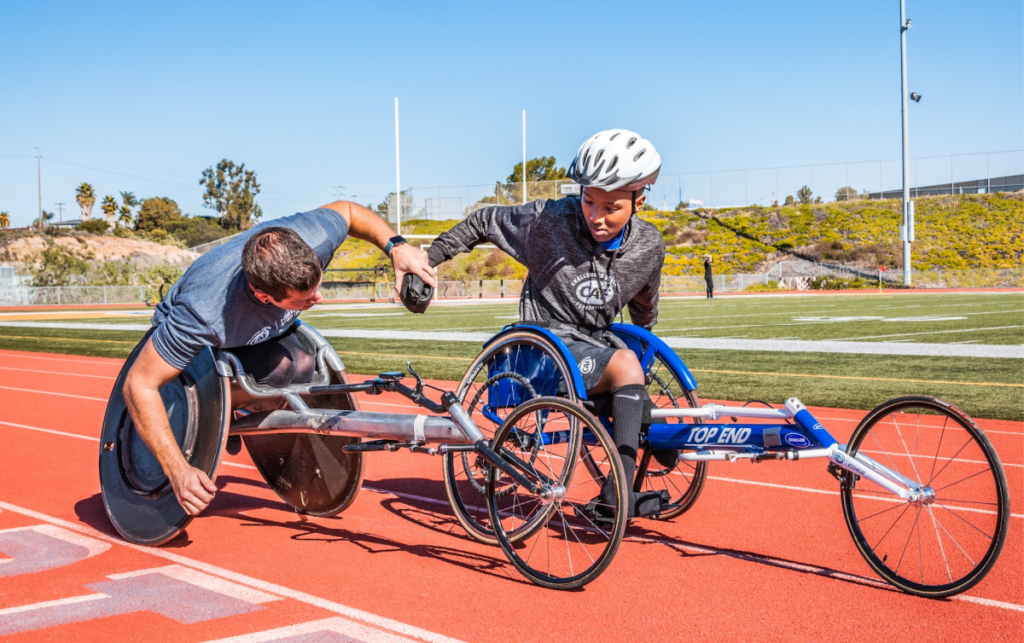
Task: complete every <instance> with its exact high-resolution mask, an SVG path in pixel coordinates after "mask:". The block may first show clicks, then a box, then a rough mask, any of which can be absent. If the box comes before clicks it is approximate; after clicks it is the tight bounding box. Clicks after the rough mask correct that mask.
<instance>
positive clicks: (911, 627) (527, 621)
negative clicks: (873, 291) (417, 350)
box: [0, 350, 1024, 643]
mask: <svg viewBox="0 0 1024 643" xmlns="http://www.w3.org/2000/svg"><path fill="white" fill-rule="evenodd" d="M0 363H2V364H3V366H4V368H3V369H0V436H2V438H3V445H4V448H3V449H0V640H12V641H21V640H25V641H67V640H74V641H94V640H95V641H101V640H102V641H107V640H110V639H112V638H118V639H129V640H152V641H163V640H167V641H210V640H222V639H228V640H238V641H242V640H245V641H290V642H294V641H302V642H306V641H365V642H367V643H370V642H375V641H400V640H415V641H446V640H451V639H455V640H461V641H474V642H475V641H481V642H483V641H488V642H490V641H545V642H552V641H575V640H593V641H597V640H600V641H619V640H679V639H683V638H686V639H693V640H710V639H714V640H786V641H793V640H806V641H817V640H855V639H856V640H878V641H896V640H911V639H924V640H928V641H947V640H948V641H954V640H955V641H964V640H977V641H997V640H998V641H1020V640H1022V638H1024V425H1022V424H1021V423H1020V422H1011V421H997V420H982V421H980V424H981V425H982V427H983V428H984V429H985V430H986V432H987V433H988V435H989V437H990V438H991V440H992V442H993V444H994V445H995V447H996V449H997V451H998V452H999V455H1000V457H1001V458H1002V461H1003V463H1004V466H1005V469H1006V474H1007V478H1008V481H1009V488H1010V496H1011V499H1012V503H1013V506H1012V511H1013V516H1012V518H1011V520H1010V530H1009V536H1008V538H1007V542H1006V546H1005V548H1004V549H1003V552H1002V556H1001V557H1000V559H999V561H998V563H997V564H996V566H995V567H994V568H993V570H992V571H991V573H990V574H989V575H988V577H987V578H986V579H985V580H983V581H982V582H981V583H980V584H979V585H977V586H976V587H974V588H973V589H971V590H969V591H968V592H967V593H966V594H965V595H961V596H960V597H957V598H955V599H949V600H926V599H921V598H916V597H913V596H910V595H907V594H903V593H901V592H899V591H896V590H894V589H892V588H890V587H889V586H887V585H885V584H884V583H882V582H881V581H880V580H879V579H878V578H877V577H876V576H875V575H874V573H873V572H872V571H871V570H870V568H869V567H868V566H867V564H866V563H865V562H864V560H863V559H862V558H861V556H860V555H859V554H858V553H857V550H856V549H855V547H854V545H853V543H852V541H851V539H850V536H849V533H848V532H847V529H846V526H845V524H844V521H843V515H842V510H841V507H840V500H839V495H838V485H837V483H836V482H835V481H834V480H833V479H832V478H831V477H830V476H829V475H828V474H827V473H826V472H825V465H824V463H823V461H822V460H814V461H807V462H791V463H763V464H758V465H752V464H749V463H736V464H729V463H712V464H711V467H710V470H709V479H708V482H707V485H706V487H705V490H704V493H703V495H702V497H701V498H700V500H699V501H698V502H697V503H696V505H695V506H694V508H693V509H691V510H690V511H689V512H688V513H686V514H683V515H682V516H680V517H679V518H676V519H675V520H673V521H670V522H655V521H649V520H639V521H635V522H634V523H632V524H631V525H630V527H629V528H628V530H627V534H626V536H627V537H626V540H625V542H624V543H623V545H622V547H621V549H620V550H619V552H618V555H617V556H616V558H615V560H614V561H613V563H612V564H611V566H610V567H609V568H608V570H607V571H606V572H605V573H604V575H602V576H601V577H600V578H599V579H598V580H596V581H595V582H593V583H592V584H590V585H588V586H587V587H585V588H583V589H582V590H580V591H576V592H556V591H551V590H546V589H542V588H540V587H537V586H534V585H532V584H530V583H528V582H526V581H525V580H523V579H522V578H521V577H520V576H519V575H518V574H517V573H516V572H515V570H514V569H513V568H512V566H511V565H510V564H509V563H508V562H507V561H506V560H505V558H504V556H503V555H502V554H501V552H500V550H499V549H497V548H490V547H486V546H483V545H479V544H477V543H475V542H474V541H471V540H469V539H468V538H467V537H466V536H465V535H464V534H463V533H462V532H461V530H460V528H459V526H458V523H457V522H456V521H455V519H454V518H453V517H452V514H451V510H450V509H449V507H448V503H447V501H446V500H445V494H444V490H443V483H442V478H441V470H440V460H439V459H437V458H431V457H428V456H423V455H413V454H408V453H395V454H387V453H383V454H371V455H369V456H368V457H369V465H368V468H367V475H366V480H365V483H364V486H363V490H362V492H361V493H360V495H359V497H358V498H357V499H356V501H355V503H354V504H353V505H352V506H351V507H350V508H349V509H347V510H346V511H345V512H344V513H342V514H341V515H339V516H336V517H334V518H323V519H321V518H309V517H304V516H301V515H299V514H296V513H295V512H294V511H292V510H291V509H290V508H289V507H287V506H286V505H284V504H283V503H282V502H281V501H280V500H279V499H278V498H277V497H276V496H275V494H274V493H273V492H272V491H271V490H270V489H269V488H268V487H267V485H266V484H265V483H264V482H263V481H262V480H261V478H260V477H259V475H258V474H257V472H256V471H255V470H254V469H253V467H252V464H251V461H250V460H249V459H248V457H247V455H246V453H245V451H244V450H243V451H242V453H241V454H239V455H238V456H227V457H226V460H225V462H224V464H223V465H222V466H221V468H220V471H219V475H218V478H217V486H218V487H219V492H218V494H217V496H216V498H215V499H214V501H213V503H212V505H211V506H210V508H209V509H208V510H207V511H206V512H205V513H204V514H203V515H202V516H201V517H199V518H198V519H196V520H195V521H193V522H192V523H191V525H190V526H189V527H188V530H187V531H186V532H185V533H183V534H182V535H181V536H179V537H178V538H176V539H174V540H173V541H171V542H170V543H168V544H166V545H165V546H163V547H160V548H156V549H146V548H141V547H136V546H132V545H129V544H127V543H125V542H124V541H123V540H121V539H120V538H118V537H117V535H116V533H115V532H114V531H113V528H112V527H111V525H110V523H109V521H108V520H107V517H106V514H105V512H104V509H103V504H102V501H101V499H100V489H99V482H98V476H97V453H98V448H99V447H98V442H97V439H98V435H99V431H100V424H101V421H102V417H103V411H104V408H105V405H106V400H107V397H108V395H109V393H110V389H111V386H112V385H113V382H114V378H115V376H116V375H117V372H118V369H119V368H120V366H121V363H122V362H121V360H117V359H106V358H99V357H74V356H68V355H53V354H40V353H27V352H18V351H11V350H4V351H0ZM442 384H443V383H442ZM447 385H448V386H451V384H450V383H448V384H447ZM362 401H363V404H364V408H365V409H366V410H372V411H393V412H408V411H410V410H411V408H410V405H409V403H408V402H406V401H405V400H403V399H401V398H398V397H396V396H388V395H385V396H381V397H377V398H367V397H364V398H362ZM878 401H879V402H881V401H883V400H881V399H880V400H878ZM813 412H814V413H815V415H816V416H817V417H818V418H819V419H820V420H822V421H823V423H824V424H825V425H826V426H827V427H828V428H829V430H830V431H831V432H832V433H833V434H834V435H835V436H836V437H837V438H838V439H839V440H840V441H846V439H847V438H848V437H849V435H850V432H852V430H853V428H854V427H855V426H856V423H857V421H858V420H859V419H860V418H861V417H862V416H863V415H864V412H863V411H849V410H836V409H826V408H817V409H813Z"/></svg>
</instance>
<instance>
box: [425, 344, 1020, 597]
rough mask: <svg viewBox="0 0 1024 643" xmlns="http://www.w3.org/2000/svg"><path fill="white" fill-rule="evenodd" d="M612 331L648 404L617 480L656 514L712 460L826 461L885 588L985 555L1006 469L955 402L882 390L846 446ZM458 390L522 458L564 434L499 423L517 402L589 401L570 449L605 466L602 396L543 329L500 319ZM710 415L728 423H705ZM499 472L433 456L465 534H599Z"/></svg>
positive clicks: (667, 352) (968, 581)
mask: <svg viewBox="0 0 1024 643" xmlns="http://www.w3.org/2000/svg"><path fill="white" fill-rule="evenodd" d="M610 333H611V334H612V335H613V337H614V339H612V341H613V342H615V343H616V344H618V345H619V346H620V348H621V347H625V348H628V349H630V350H632V351H633V352H634V353H635V354H636V356H637V357H638V359H639V360H640V364H641V365H642V367H643V369H644V373H645V374H646V383H647V390H648V393H649V395H650V397H651V400H652V402H653V403H654V406H655V407H656V408H654V409H652V410H651V411H650V415H651V418H650V420H651V422H650V423H649V424H646V425H645V426H644V428H643V429H642V431H641V436H640V446H641V450H640V455H639V461H638V466H637V473H636V478H635V480H633V481H626V484H630V482H631V483H632V486H633V490H634V491H638V492H639V491H659V492H664V493H663V494H662V496H663V497H665V495H667V496H668V498H669V500H668V502H667V503H665V504H663V505H662V511H661V513H660V514H658V515H656V516H654V517H655V518H660V519H662V520H665V519H669V518H673V517H676V516H679V515H680V514H682V513H683V512H685V511H686V510H687V509H688V508H690V507H691V506H692V505H693V503H694V502H695V501H696V500H697V498H698V497H699V496H700V493H701V490H702V489H703V486H704V482H705V479H706V476H707V463H708V462H709V461H730V462H736V461H737V460H747V461H750V462H762V461H765V460H775V461H784V460H798V459H809V458H827V459H828V462H829V463H828V472H829V473H830V474H831V475H832V476H833V477H834V478H836V480H838V481H839V485H840V490H839V491H840V494H839V495H840V498H841V502H842V507H843V514H844V516H845V518H846V523H847V527H848V529H849V531H850V535H851V536H852V537H853V540H854V543H855V545H856V547H857V549H858V550H859V551H860V553H861V554H862V555H863V557H864V559H865V560H866V561H867V563H868V564H869V565H870V566H871V567H872V569H874V570H875V572H877V573H878V574H879V575H880V576H881V577H882V578H884V579H885V580H886V581H888V582H889V583H891V584H892V585H894V586H896V587H898V588H899V589H901V590H903V591H905V592H908V593H911V594H915V595H918V596H924V597H930V598H940V597H944V596H951V595H953V594H958V593H960V592H963V591H965V590H967V589H969V588H970V587H972V586H974V585H975V584H977V583H978V582H979V581H980V580H981V579H982V578H984V576H985V575H986V574H987V573H988V571H989V570H990V569H991V568H992V566H993V565H994V564H995V561H996V559H997V558H998V556H999V553H1000V552H1001V550H1002V547H1003V544H1004V542H1005V540H1006V534H1007V530H1008V528H1009V518H1010V501H1009V491H1008V488H1007V482H1006V476H1005V473H1004V471H1003V468H1002V465H1001V464H1000V462H999V457H998V455H997V454H996V451H995V449H994V448H993V447H992V444H991V443H990V442H989V440H988V438H987V437H986V436H985V434H984V433H983V432H982V430H981V429H980V428H979V427H978V425H977V424H976V423H975V422H974V421H973V420H972V419H971V418H970V417H969V416H967V415H966V414H965V413H964V412H963V411H961V410H960V409H958V408H956V407H955V406H952V405H950V404H947V403H946V402H943V401H941V400H937V399H935V398H931V397H926V396H907V397H901V398H896V399H893V400H889V401H888V402H885V403H883V404H882V405H880V406H878V407H877V408H875V409H874V410H873V411H871V412H870V413H868V415H867V416H866V417H865V418H864V419H863V420H862V421H861V423H860V424H859V425H858V426H857V428H856V429H855V430H854V432H853V434H852V436H851V437H850V441H849V443H848V444H839V442H838V440H836V439H835V438H833V437H832V435H831V434H830V433H829V432H828V431H827V430H826V429H825V427H824V426H823V425H822V424H821V423H820V422H819V421H818V420H817V419H815V418H814V416H813V415H811V413H810V412H809V411H808V410H807V409H806V408H805V407H804V406H803V404H801V403H800V401H799V400H798V399H796V398H789V399H788V400H787V401H786V403H785V406H784V408H780V409H776V408H772V407H770V406H769V405H767V404H764V405H762V406H750V405H748V406H743V407H727V406H721V405H716V404H708V405H705V406H703V407H702V406H699V403H698V399H697V395H696V388H697V383H696V381H695V380H694V378H693V376H692V375H691V374H690V372H689V370H688V369H687V368H686V365H685V364H684V363H683V362H682V360H680V359H679V357H678V356H677V355H676V354H675V353H674V352H673V351H672V350H671V348H669V347H668V346H667V345H666V344H665V343H664V342H662V341H661V340H659V339H658V338H657V337H656V336H654V335H653V334H652V333H651V332H649V331H647V330H645V329H643V328H640V327H637V326H632V325H628V324H615V325H613V326H612V327H611V329H610ZM456 395H457V397H458V399H459V400H460V402H461V403H462V405H463V407H464V408H465V409H466V410H467V411H468V412H469V413H470V414H471V416H472V417H473V418H474V420H475V421H476V423H477V425H478V426H479V427H480V429H481V430H482V431H483V432H484V434H485V435H487V436H490V435H493V434H494V433H495V432H497V431H498V430H499V428H500V429H501V433H502V438H503V445H504V447H503V448H514V449H515V450H516V452H517V453H518V454H519V457H520V458H521V459H523V460H524V461H526V462H527V463H531V464H532V463H534V462H535V461H538V460H541V459H543V458H549V457H551V453H553V451H552V450H551V445H558V444H560V443H563V442H565V441H567V440H568V439H569V436H568V434H565V435H563V432H561V431H552V430H548V429H547V428H546V427H548V426H550V425H548V424H546V423H545V422H544V421H543V418H542V417H537V418H532V419H531V418H529V417H528V416H523V417H522V420H531V421H528V422H522V421H520V419H519V418H518V417H517V418H514V419H513V421H510V416H512V415H513V413H514V411H515V409H516V408H517V407H519V406H520V405H521V404H522V403H523V402H526V401H529V400H530V399H533V398H548V399H550V398H552V397H556V398H557V397H562V398H568V399H570V400H572V401H576V402H580V403H583V404H584V405H585V406H589V407H590V408H591V411H592V412H593V413H594V415H596V416H597V418H598V419H599V420H600V424H601V425H603V428H604V431H603V433H604V435H600V436H598V435H595V434H594V433H593V432H590V431H584V433H583V435H582V437H581V439H580V440H579V442H578V449H579V458H578V461H579V462H580V463H581V464H583V465H584V470H585V471H586V472H587V473H589V475H590V476H591V477H592V480H591V481H590V485H591V487H592V488H597V487H599V486H600V485H601V484H602V483H603V481H604V480H605V476H606V475H608V473H607V472H608V471H610V467H609V466H607V463H608V461H609V460H610V458H609V455H608V448H607V445H608V443H609V439H608V434H610V433H611V419H610V418H609V417H608V414H607V413H606V412H605V409H604V408H603V407H604V405H603V404H602V400H601V399H588V398H587V394H586V391H585V387H584V385H583V380H582V377H581V375H580V373H579V371H578V369H577V366H576V362H575V360H574V359H573V358H572V355H571V354H570V353H569V350H568V349H567V348H566V346H565V344H564V343H563V342H562V341H561V340H560V339H559V338H558V337H557V336H555V334H554V333H552V332H551V331H550V330H548V329H546V328H541V327H538V326H530V325H513V326H509V327H506V328H505V329H504V330H503V331H502V332H500V333H498V334H497V335H495V336H494V337H493V338H491V339H490V340H489V341H488V342H487V343H486V344H485V346H484V349H483V352H481V353H480V355H479V356H478V357H477V358H476V359H475V360H474V361H473V362H472V364H471V365H470V367H469V369H468V370H467V372H466V374H465V376H464V377H463V379H462V382H461V383H460V384H459V388H458V390H457V392H456ZM607 406H610V405H607ZM540 413H541V414H543V411H540ZM722 417H729V418H731V419H732V423H728V424H726V423H717V422H715V421H716V420H719V418H722ZM740 418H751V419H756V420H759V421H760V423H759V422H749V421H739V420H740ZM595 426H596V425H595ZM598 431H600V429H598ZM574 449H575V447H574ZM538 464H539V462H538ZM505 478H506V476H504V475H503V474H502V472H501V471H498V470H496V469H495V467H493V466H492V465H491V464H489V463H488V462H487V461H486V460H485V459H483V458H481V457H480V456H479V455H478V454H474V453H472V452H461V453H456V452H451V453H446V454H444V480H445V488H446V491H447V494H448V498H449V500H450V502H451V505H452V508H453V510H454V512H455V515H456V517H457V518H458V520H459V522H460V523H461V524H462V526H463V527H464V528H465V529H466V531H467V532H468V533H469V534H470V535H471V536H472V537H473V538H475V539H476V540H478V541H481V542H485V543H492V544H499V545H501V546H502V548H503V549H505V551H506V552H512V553H511V554H510V559H511V560H512V562H513V564H515V565H516V566H517V567H520V568H522V567H524V566H527V567H528V566H529V564H530V561H531V557H535V556H542V554H535V552H537V551H541V552H544V551H549V549H550V547H549V546H547V545H546V543H545V541H546V539H548V538H551V537H552V535H553V534H555V532H554V531H552V530H556V531H557V529H558V527H559V524H561V522H564V523H566V524H569V522H570V521H575V522H576V523H580V524H587V525H588V527H587V528H586V529H581V530H579V532H578V533H581V534H591V535H592V536H593V537H594V538H600V537H601V535H602V534H603V533H604V532H603V526H602V524H601V521H600V520H599V516H598V515H597V514H596V513H593V512H592V511H591V507H589V506H583V505H580V504H579V503H577V504H573V505H572V506H571V508H567V505H565V504H564V503H563V505H559V509H558V511H559V512H561V514H560V515H561V518H560V519H553V516H552V514H551V510H550V508H549V507H548V506H547V505H545V504H544V501H543V498H539V497H537V496H536V495H533V496H531V495H530V494H528V493H522V492H521V491H520V489H519V488H518V485H517V484H516V483H515V481H514V480H508V479H505ZM868 483H871V484H868ZM489 493H490V494H493V496H492V498H494V499H492V501H491V506H490V511H488V503H487V502H486V499H487V497H488V494H489ZM499 499H500V500H499ZM595 500H596V499H595ZM492 520H494V521H500V524H498V523H497V522H492ZM560 520H561V522H560ZM495 525H497V526H498V528H497V529H495V528H494V526H495ZM574 537H575V536H574ZM513 545H514V546H513Z"/></svg>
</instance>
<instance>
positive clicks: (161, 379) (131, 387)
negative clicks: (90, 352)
mask: <svg viewBox="0 0 1024 643" xmlns="http://www.w3.org/2000/svg"><path fill="white" fill-rule="evenodd" d="M179 373H181V370H180V369H177V368H175V367H173V366H171V365H170V364H168V363H167V362H166V361H165V360H164V358H162V357H160V354H159V353H158V352H157V351H156V349H155V348H153V339H152V337H151V338H150V339H148V340H147V341H146V345H145V346H144V347H143V348H142V352H141V353H140V354H139V357H138V358H137V359H136V360H135V363H134V364H133V365H132V368H131V370H130V371H128V377H127V378H126V379H125V383H124V399H125V402H126V403H127V404H128V411H129V413H131V415H132V420H133V421H134V422H135V429H136V430H137V431H138V432H139V436H140V437H141V438H142V441H143V442H145V443H146V446H147V447H149V450H150V451H151V452H152V453H153V455H154V456H156V459H157V461H158V462H159V463H160V467H161V468H162V469H163V470H164V474H165V475H166V476H167V479H168V480H169V481H170V483H171V488H172V489H174V495H175V496H176V497H177V498H178V503H179V504H181V506H182V508H184V509H185V512H186V513H187V514H188V515H190V516H195V515H198V514H199V512H201V511H202V510H203V509H206V507H207V505H209V504H210V501H211V500H213V496H214V494H215V493H216V492H217V487H216V485H214V484H213V481H212V480H210V477H209V476H207V475H206V472H205V471H202V470H201V469H196V468H195V467H193V466H192V465H190V464H189V463H188V462H187V461H186V460H185V456H184V455H182V453H181V447H179V446H178V443H177V442H176V441H175V439H174V434H173V433H172V432H171V424H170V421H169V420H168V419H167V409H165V408H164V402H163V400H162V399H161V398H160V387H161V386H163V385H164V384H166V383H168V382H170V381H171V380H173V379H174V378H175V377H177V376H178V374H179Z"/></svg>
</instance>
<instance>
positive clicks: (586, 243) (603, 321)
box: [428, 197, 665, 337]
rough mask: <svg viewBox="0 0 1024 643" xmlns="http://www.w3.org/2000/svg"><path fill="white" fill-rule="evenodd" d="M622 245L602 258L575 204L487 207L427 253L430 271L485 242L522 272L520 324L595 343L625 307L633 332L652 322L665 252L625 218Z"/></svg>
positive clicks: (646, 227) (651, 233)
mask: <svg viewBox="0 0 1024 643" xmlns="http://www.w3.org/2000/svg"><path fill="white" fill-rule="evenodd" d="M624 230H625V232H624V237H623V240H622V245H620V246H619V248H618V249H617V250H605V249H604V248H603V247H601V244H599V243H598V242H597V241H594V238H593V237H592V236H591V234H590V230H589V229H588V228H587V225H586V221H585V220H584V218H583V208H582V206H581V205H580V198H579V197H567V198H564V199H559V200H558V201H554V200H547V201H534V202H532V203H526V204H523V205H516V206H494V207H489V208H483V209H482V210H477V211H476V212H474V213H472V214H470V215H469V216H468V217H466V219H465V220H464V221H462V222H461V223H459V224H458V225H456V226H455V227H453V228H452V229H451V230H449V231H447V232H445V233H444V234H442V235H440V236H439V237H438V238H437V239H436V240H435V241H434V242H433V245H431V246H430V249H429V250H428V255H429V257H430V265H431V266H436V265H438V264H440V263H442V262H444V261H447V260H449V259H451V258H452V257H454V256H455V255H457V254H459V253H462V252H469V251H470V250H472V249H473V247H474V246H476V245H477V244H479V243H482V242H484V241H489V242H491V243H493V244H494V245H496V246H498V247H499V248H501V249H502V250H504V251H505V252H506V253H508V254H509V255H511V256H512V258H513V259H515V260H516V261H518V262H519V263H521V264H523V265H524V266H526V267H527V269H528V270H529V274H528V275H527V277H526V281H525V282H524V283H523V290H522V293H521V295H520V300H519V316H520V319H522V321H524V322H534V323H536V322H539V323H541V324H544V325H547V326H550V327H551V329H552V330H553V331H554V332H555V333H556V334H558V335H559V336H562V337H572V336H573V335H578V333H573V332H572V331H573V330H577V331H582V332H583V333H585V334H587V335H594V334H596V333H600V331H603V330H605V329H607V328H608V327H609V326H610V325H611V324H613V323H614V322H615V317H616V315H618V314H619V312H620V311H621V310H622V308H623V306H628V308H629V316H630V318H631V319H632V321H633V323H634V324H637V325H639V326H644V327H646V328H651V327H652V326H654V324H655V323H657V321H658V286H659V284H660V283H661V269H662V264H663V263H664V261H665V244H664V242H663V241H662V238H661V233H660V232H658V229H657V228H656V227H655V226H654V225H652V224H650V223H648V222H646V221H644V220H642V219H640V218H638V217H635V216H634V217H630V219H629V222H628V223H627V224H626V227H625V229H624Z"/></svg>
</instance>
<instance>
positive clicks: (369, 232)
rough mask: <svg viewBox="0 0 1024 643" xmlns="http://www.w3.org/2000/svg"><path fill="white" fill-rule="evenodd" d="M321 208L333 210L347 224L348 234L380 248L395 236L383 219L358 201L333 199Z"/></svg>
mask: <svg viewBox="0 0 1024 643" xmlns="http://www.w3.org/2000/svg"><path fill="white" fill-rule="evenodd" d="M322 209H327V210H334V211H335V212H337V213H338V214H340V215H341V218H343V219H345V223H346V224H348V234H349V236H350V237H355V238H356V239H360V240H362V241H369V242H370V243H372V244H373V245H375V246H377V247H378V248H380V249H381V250H383V249H384V247H385V246H387V244H388V239H390V238H391V237H393V236H395V231H394V230H392V229H391V226H389V225H388V224H387V222H386V221H384V219H382V218H380V216H379V215H378V214H377V213H376V212H374V211H372V210H369V209H367V208H365V207H363V206H361V205H359V204H358V203H352V202H351V201H335V202H333V203H328V204H327V205H325V206H322Z"/></svg>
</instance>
